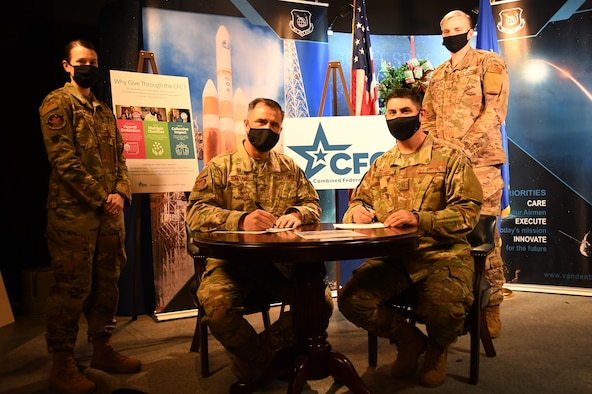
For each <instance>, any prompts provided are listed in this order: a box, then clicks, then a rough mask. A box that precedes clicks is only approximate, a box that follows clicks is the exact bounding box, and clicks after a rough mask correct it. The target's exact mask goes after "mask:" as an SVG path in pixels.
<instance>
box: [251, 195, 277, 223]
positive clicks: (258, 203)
mask: <svg viewBox="0 0 592 394" xmlns="http://www.w3.org/2000/svg"><path fill="white" fill-rule="evenodd" d="M255 206H256V207H257V208H258V209H260V210H262V211H265V208H263V205H261V203H260V202H259V201H255ZM265 212H267V211H265ZM271 228H275V224H274V225H273V226H271Z"/></svg>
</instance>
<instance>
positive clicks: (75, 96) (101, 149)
mask: <svg viewBox="0 0 592 394" xmlns="http://www.w3.org/2000/svg"><path fill="white" fill-rule="evenodd" d="M39 115H40V120H41V131H42V132H43V140H44V143H45V148H46V150H47V156H48V159H49V163H50V165H51V175H50V179H49V192H48V196H47V208H48V209H55V208H68V209H81V210H89V209H98V208H100V207H101V206H102V205H103V203H104V202H105V200H106V199H107V195H108V194H110V193H114V192H116V191H117V192H119V193H120V194H122V195H124V196H125V200H126V204H129V203H130V202H131V198H132V195H131V188H130V181H129V177H128V171H127V165H126V161H125V156H124V154H123V138H122V136H121V133H120V131H119V128H118V127H117V121H116V119H115V115H114V114H113V111H112V110H111V109H110V108H109V107H108V106H107V104H105V103H103V102H101V101H99V100H98V99H97V98H96V97H95V95H94V94H92V93H91V96H90V97H88V98H87V97H85V96H84V95H83V94H82V93H80V91H79V90H78V89H76V88H75V87H74V86H73V85H72V84H71V83H69V82H67V83H66V84H65V85H64V87H62V88H60V89H56V90H54V91H53V92H51V93H50V94H48V95H47V96H46V97H45V99H44V100H43V103H42V104H41V106H40V107H39Z"/></svg>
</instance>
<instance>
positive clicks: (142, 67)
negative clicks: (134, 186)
mask: <svg viewBox="0 0 592 394" xmlns="http://www.w3.org/2000/svg"><path fill="white" fill-rule="evenodd" d="M148 63H149V64H150V67H151V69H152V73H153V74H158V68H157V67H156V60H155V59H154V52H147V51H140V54H139V57H138V70H137V72H139V73H143V72H145V71H146V70H147V69H148V67H147V66H148ZM135 229H136V231H135V233H136V234H135V243H134V248H135V255H134V269H133V274H132V320H137V319H138V280H139V276H140V267H141V265H142V253H141V249H142V243H141V239H142V234H141V232H142V231H141V230H142V198H141V196H140V198H139V199H138V201H137V202H136V221H135Z"/></svg>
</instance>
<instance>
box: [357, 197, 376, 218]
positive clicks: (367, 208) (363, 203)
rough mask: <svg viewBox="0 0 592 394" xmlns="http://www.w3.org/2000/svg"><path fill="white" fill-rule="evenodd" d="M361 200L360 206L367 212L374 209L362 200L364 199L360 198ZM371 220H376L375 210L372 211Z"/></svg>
mask: <svg viewBox="0 0 592 394" xmlns="http://www.w3.org/2000/svg"><path fill="white" fill-rule="evenodd" d="M360 201H361V202H362V207H364V209H365V210H366V211H368V212H372V211H374V209H372V207H370V206H368V204H366V202H364V200H360ZM372 222H373V223H376V222H378V219H377V218H376V212H374V216H372Z"/></svg>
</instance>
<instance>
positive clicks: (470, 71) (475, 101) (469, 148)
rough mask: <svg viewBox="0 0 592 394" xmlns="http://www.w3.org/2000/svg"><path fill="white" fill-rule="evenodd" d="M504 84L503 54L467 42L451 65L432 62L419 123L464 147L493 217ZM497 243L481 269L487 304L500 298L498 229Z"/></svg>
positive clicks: (497, 205) (497, 202)
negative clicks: (465, 49) (487, 285)
mask: <svg viewBox="0 0 592 394" xmlns="http://www.w3.org/2000/svg"><path fill="white" fill-rule="evenodd" d="M509 89H510V82H509V77H508V70H507V67H506V64H505V62H504V60H503V58H502V57H501V56H500V55H499V54H497V53H495V52H489V51H483V50H479V49H473V48H469V51H468V52H467V53H466V54H465V56H464V57H463V58H462V60H461V61H460V62H459V63H458V64H457V65H456V66H454V67H453V66H452V64H451V62H450V61H446V62H444V63H442V64H441V65H440V66H438V67H437V68H436V70H435V71H434V74H433V76H432V79H431V81H430V85H429V87H428V90H427V92H426V94H425V97H424V99H423V108H424V110H425V117H424V120H423V122H422V126H423V129H424V130H425V131H427V132H430V133H433V134H434V136H436V137H439V138H442V139H444V140H447V141H450V142H453V143H455V144H458V145H459V146H460V147H462V148H463V149H464V150H465V153H466V154H467V155H468V156H469V158H470V159H471V163H472V165H473V168H474V169H475V174H477V177H478V178H479V181H480V182H481V186H482V187H483V207H482V209H481V213H483V214H486V215H495V216H498V220H499V216H500V214H501V196H502V190H503V186H504V182H503V180H502V177H501V172H500V166H501V164H503V163H505V162H506V155H505V152H504V148H503V146H502V136H501V132H500V128H501V125H502V124H503V122H504V121H505V119H506V112H507V110H508V96H509ZM496 244H497V247H496V248H495V249H494V251H493V252H492V253H491V254H490V255H489V256H488V257H487V263H486V273H485V277H486V278H487V279H488V281H489V282H490V283H491V285H492V289H491V290H492V292H491V298H490V302H489V305H490V306H494V305H499V304H501V302H502V300H503V294H502V286H503V284H504V282H505V277H504V267H503V265H504V263H503V261H502V257H501V238H500V237H499V234H496Z"/></svg>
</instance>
